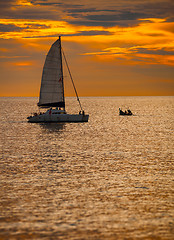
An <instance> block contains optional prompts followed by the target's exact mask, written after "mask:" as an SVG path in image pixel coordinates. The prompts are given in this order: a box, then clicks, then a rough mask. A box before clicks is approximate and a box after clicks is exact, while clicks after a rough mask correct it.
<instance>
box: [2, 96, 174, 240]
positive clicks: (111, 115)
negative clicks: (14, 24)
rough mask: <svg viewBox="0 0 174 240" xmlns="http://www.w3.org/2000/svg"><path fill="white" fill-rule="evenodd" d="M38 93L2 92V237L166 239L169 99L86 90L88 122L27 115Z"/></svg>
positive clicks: (170, 232) (173, 105)
mask: <svg viewBox="0 0 174 240" xmlns="http://www.w3.org/2000/svg"><path fill="white" fill-rule="evenodd" d="M37 100H38V99H37V98H0V131H1V136H0V140H1V141H0V239H1V240H2V239H3V240H4V239H19V240H20V239H70V240H71V239H73V240H79V239H90V240H100V239H101V240H103V239H106V240H114V239H153V240H154V239H158V240H159V239H161V240H165V239H174V221H173V220H174V191H173V190H174V189H173V187H174V175H173V168H174V165H173V160H174V134H173V130H174V97H89V98H87V97H86V98H81V102H82V105H83V107H84V109H85V111H86V113H89V115H90V117H89V122H88V123H49V124H44V123H40V124H39V123H28V122H27V119H26V118H27V117H28V116H29V115H30V114H31V112H34V111H36V110H37V106H36V104H37ZM66 105H67V112H69V113H78V111H79V108H78V105H77V102H76V99H75V98H66ZM119 107H122V108H123V109H124V108H127V107H130V109H131V110H132V112H133V113H134V115H133V116H119V115H118V108H119Z"/></svg>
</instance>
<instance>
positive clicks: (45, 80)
mask: <svg viewBox="0 0 174 240" xmlns="http://www.w3.org/2000/svg"><path fill="white" fill-rule="evenodd" d="M62 56H63V57H64V59H65V63H66V66H67V69H68V72H69V75H70V78H71V81H72V84H73V87H74V90H75V94H76V97H77V101H78V102H79V106H80V112H79V114H67V112H66V110H65V96H64V81H63V66H62ZM38 107H39V108H47V111H46V112H45V113H39V114H38V113H34V115H32V116H30V117H28V121H29V122H32V123H37V122H88V118H89V115H86V114H85V112H84V110H83V108H82V105H81V103H80V99H79V97H78V94H77V90H76V88H75V85H74V81H73V78H72V75H71V72H70V69H69V67H68V63H67V60H66V57H65V54H64V52H63V49H62V47H61V37H60V36H59V39H58V40H57V41H55V42H54V43H53V44H52V46H51V48H50V50H49V52H48V54H47V56H46V60H45V64H44V67H43V72H42V80H41V88H40V97H39V103H38Z"/></svg>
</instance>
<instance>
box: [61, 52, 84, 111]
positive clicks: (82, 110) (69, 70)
mask: <svg viewBox="0 0 174 240" xmlns="http://www.w3.org/2000/svg"><path fill="white" fill-rule="evenodd" d="M62 53H63V57H64V59H65V63H66V66H67V69H68V72H69V75H70V78H71V81H72V84H73V87H74V91H75V94H76V97H77V101H78V102H79V105H80V108H81V110H82V111H83V108H82V105H81V103H80V99H79V96H78V94H77V90H76V87H75V84H74V81H73V78H72V75H71V72H70V69H69V66H68V63H67V60H66V57H65V53H64V51H63V49H62Z"/></svg>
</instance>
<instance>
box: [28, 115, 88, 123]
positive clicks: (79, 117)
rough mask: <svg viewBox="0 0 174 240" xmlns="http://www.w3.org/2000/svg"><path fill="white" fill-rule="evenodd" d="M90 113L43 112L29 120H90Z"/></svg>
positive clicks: (33, 121) (35, 121)
mask: <svg viewBox="0 0 174 240" xmlns="http://www.w3.org/2000/svg"><path fill="white" fill-rule="evenodd" d="M88 118H89V115H82V114H41V115H37V116H33V117H30V118H29V120H28V121H29V122H32V123H37V122H88Z"/></svg>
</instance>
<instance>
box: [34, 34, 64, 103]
mask: <svg viewBox="0 0 174 240" xmlns="http://www.w3.org/2000/svg"><path fill="white" fill-rule="evenodd" d="M38 106H39V107H45V108H47V107H65V98H64V86H63V69H62V53H61V39H60V37H59V39H58V40H57V41H56V42H54V43H53V45H52V46H51V48H50V50H49V52H48V54H47V56H46V60H45V64H44V67H43V72H42V80H41V88H40V97H39V103H38Z"/></svg>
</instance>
